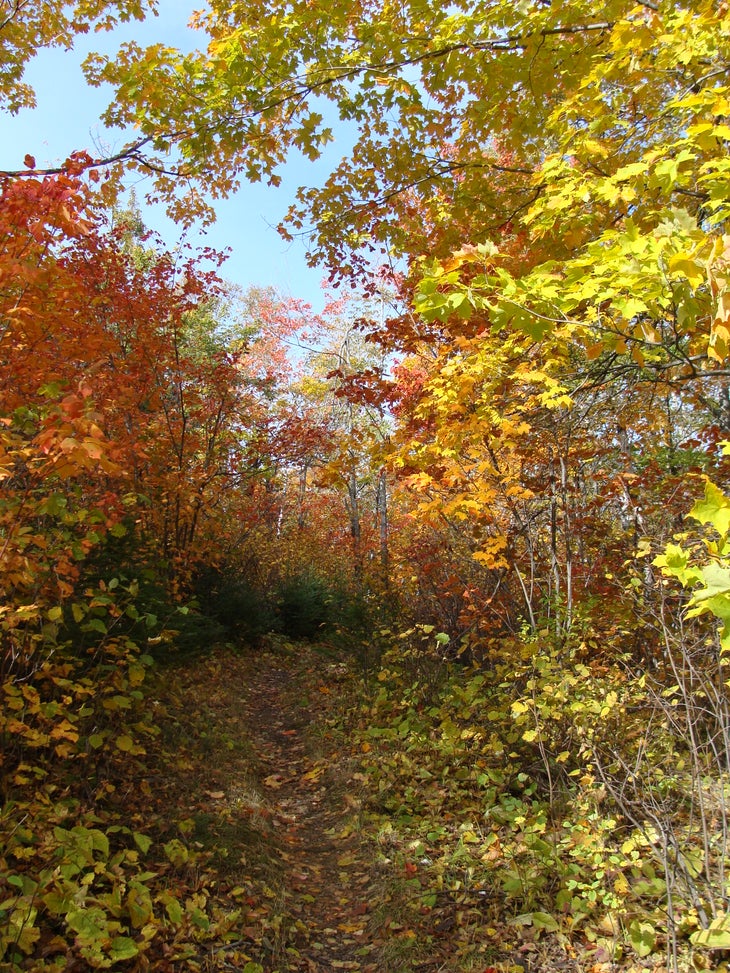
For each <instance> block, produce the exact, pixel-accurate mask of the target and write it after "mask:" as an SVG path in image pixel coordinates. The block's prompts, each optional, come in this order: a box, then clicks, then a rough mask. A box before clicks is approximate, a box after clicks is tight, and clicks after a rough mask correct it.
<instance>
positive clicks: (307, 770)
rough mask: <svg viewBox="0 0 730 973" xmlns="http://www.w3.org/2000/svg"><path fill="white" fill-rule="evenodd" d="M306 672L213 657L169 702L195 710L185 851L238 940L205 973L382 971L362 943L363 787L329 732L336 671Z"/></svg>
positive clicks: (215, 954)
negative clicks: (204, 865)
mask: <svg viewBox="0 0 730 973" xmlns="http://www.w3.org/2000/svg"><path fill="white" fill-rule="evenodd" d="M312 663H313V660H312V658H311V654H310V653H309V652H308V651H307V650H305V649H302V650H301V651H299V650H297V652H296V653H283V654H282V653H278V654H269V653H264V654H261V655H257V656H256V657H255V658H250V657H249V658H242V657H237V656H226V657H225V658H224V659H220V658H213V659H209V660H205V661H204V662H202V663H199V664H196V665H195V666H194V667H193V668H192V669H190V670H189V671H187V672H186V673H185V674H184V675H182V676H181V678H182V683H181V685H180V686H179V687H178V689H177V690H176V691H177V692H180V699H179V703H180V704H181V705H182V706H183V707H184V705H185V698H186V697H188V698H189V694H192V695H194V698H195V699H196V700H199V701H200V703H201V706H202V708H201V709H200V710H199V711H198V712H197V714H196V716H195V717H194V719H195V726H196V733H195V737H196V739H188V740H186V742H185V745H184V746H185V749H186V755H185V757H184V758H183V761H184V762H187V766H188V767H189V768H190V770H193V771H194V772H195V779H196V784H195V788H194V790H193V791H191V792H190V793H189V795H188V797H187V810H188V811H189V812H190V819H189V820H190V825H189V827H191V828H192V833H191V834H190V839H189V840H190V841H191V842H192V844H193V846H194V847H195V846H197V847H199V848H200V849H202V850H203V852H204V854H205V853H207V854H210V855H211V858H210V859H209V867H210V868H211V869H215V870H216V871H217V872H218V874H219V883H218V888H219V892H220V894H221V897H222V898H231V897H232V898H233V899H234V900H236V904H237V905H239V906H240V907H241V908H242V912H243V920H242V924H241V926H240V929H239V930H238V931H239V933H240V938H236V939H234V940H233V941H232V942H231V943H230V945H228V946H226V947H216V948H215V949H214V950H213V951H212V952H211V955H210V957H209V958H208V960H207V963H205V967H206V968H207V969H216V970H218V969H231V970H241V969H246V966H245V963H246V962H251V963H258V964H260V966H261V967H263V969H264V970H265V971H266V973H284V971H286V973H299V971H305V973H314V971H323V973H324V971H327V970H356V971H362V973H368V971H370V973H375V971H380V970H383V969H387V963H386V965H385V966H384V965H383V963H382V961H381V958H379V956H378V953H379V946H380V945H382V944H381V943H379V941H378V937H377V936H375V935H373V931H372V922H373V918H374V914H375V913H376V912H377V901H378V898H379V896H378V890H377V888H376V886H377V883H378V876H377V867H376V865H375V862H374V856H373V849H372V846H371V845H370V844H369V843H368V842H366V840H365V839H364V838H363V837H361V836H360V833H359V829H358V824H357V817H358V807H359V803H360V801H359V797H358V795H359V792H360V791H361V790H362V778H361V777H360V779H358V778H359V775H358V773H357V765H356V763H355V762H354V761H353V760H352V758H351V756H350V755H349V754H348V752H347V750H346V749H343V747H342V746H341V745H340V743H338V742H337V740H336V739H335V735H334V734H333V733H332V732H331V730H330V729H328V726H327V720H326V714H327V712H328V711H330V710H331V709H332V705H331V702H330V700H334V698H335V697H336V696H337V694H338V683H341V682H342V680H343V679H344V678H345V673H346V670H345V669H344V667H342V666H341V665H340V664H339V663H337V662H331V661H327V660H326V659H322V658H321V657H319V658H317V659H315V660H314V663H315V664H316V666H317V670H318V671H313V670H312ZM191 716H192V714H191V713H190V712H188V714H187V717H188V718H190V717H191ZM181 722H182V723H186V722H187V719H186V718H185V717H184V716H183V717H181ZM201 761H202V763H201ZM253 968H254V967H252V969H253ZM256 968H257V969H258V967H256Z"/></svg>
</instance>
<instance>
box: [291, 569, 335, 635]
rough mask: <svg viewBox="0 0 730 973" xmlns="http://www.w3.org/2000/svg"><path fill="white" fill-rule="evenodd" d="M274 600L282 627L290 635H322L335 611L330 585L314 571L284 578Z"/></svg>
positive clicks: (332, 618)
mask: <svg viewBox="0 0 730 973" xmlns="http://www.w3.org/2000/svg"><path fill="white" fill-rule="evenodd" d="M276 604H277V614H278V620H279V625H280V626H281V630H282V632H283V633H284V634H285V635H288V636H290V637H291V638H303V639H313V638H315V637H316V636H317V635H322V634H323V633H324V631H325V629H326V628H327V626H328V625H329V623H330V622H331V621H333V620H334V618H336V617H337V611H338V605H337V603H336V599H335V594H334V592H333V591H332V589H331V588H330V585H329V584H328V583H327V581H326V580H325V579H324V578H322V577H320V576H319V575H318V574H316V573H315V572H314V571H302V572H301V573H299V574H295V575H291V576H290V577H288V578H284V579H283V580H282V581H281V582H280V584H279V586H278V589H277V591H276Z"/></svg>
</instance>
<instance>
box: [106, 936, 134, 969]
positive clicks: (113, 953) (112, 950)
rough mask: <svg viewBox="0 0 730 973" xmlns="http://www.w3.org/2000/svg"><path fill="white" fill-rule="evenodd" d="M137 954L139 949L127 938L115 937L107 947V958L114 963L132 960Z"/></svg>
mask: <svg viewBox="0 0 730 973" xmlns="http://www.w3.org/2000/svg"><path fill="white" fill-rule="evenodd" d="M138 953H139V947H138V946H137V944H136V943H135V941H134V940H133V939H130V938H129V936H115V938H114V939H112V942H111V946H110V947H109V958H110V959H111V960H114V962H115V963H117V962H121V961H122V960H125V959H132V957H133V956H136V955H137V954H138Z"/></svg>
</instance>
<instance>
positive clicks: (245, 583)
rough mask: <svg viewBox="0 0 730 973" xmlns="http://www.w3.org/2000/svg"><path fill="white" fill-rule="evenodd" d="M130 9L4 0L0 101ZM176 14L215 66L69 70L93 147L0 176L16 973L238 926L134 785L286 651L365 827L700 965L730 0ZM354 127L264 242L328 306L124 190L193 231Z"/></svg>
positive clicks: (508, 894) (6, 808)
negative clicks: (240, 273)
mask: <svg viewBox="0 0 730 973" xmlns="http://www.w3.org/2000/svg"><path fill="white" fill-rule="evenodd" d="M147 6H148V5H146V4H143V3H141V2H137V0H118V2H106V0H83V2H82V0H78V2H76V3H61V2H55V0H53V2H43V3H40V2H33V0H26V2H13V0H4V2H2V3H0V39H1V41H2V43H1V46H0V108H2V110H3V111H9V112H14V111H16V110H17V109H18V108H19V107H20V106H22V105H23V104H26V103H28V102H29V101H30V100H31V99H32V92H31V91H30V90H29V89H28V88H27V87H26V86H24V84H23V80H22V77H23V68H24V66H25V65H26V63H27V62H28V60H29V59H30V58H31V57H32V56H33V54H34V53H35V52H36V50H37V49H38V48H39V47H43V46H44V45H49V46H50V45H53V46H56V45H71V44H72V43H73V40H74V37H75V36H76V35H78V34H79V33H81V32H86V31H88V30H89V29H91V28H94V29H113V27H114V24H115V22H116V19H117V18H122V19H125V20H126V19H129V18H135V17H136V18H140V17H142V16H144V14H145V12H146V9H147ZM195 25H196V27H197V29H198V30H199V31H200V50H199V51H196V52H194V53H192V54H183V53H181V52H178V51H176V50H175V49H173V48H169V47H165V46H164V45H156V46H154V47H152V48H149V49H142V48H141V47H139V46H138V45H135V44H128V45H126V46H125V47H124V48H123V49H122V51H120V52H119V54H118V55H115V56H114V57H103V56H101V55H100V56H96V57H95V56H92V57H91V58H89V60H88V62H87V65H86V71H87V76H88V80H89V83H90V84H98V83H101V82H102V81H104V82H106V83H111V84H112V85H114V90H115V92H116V95H115V97H114V100H113V101H112V103H111V105H110V107H109V110H108V113H107V116H106V123H107V124H108V125H116V126H119V127H121V128H122V129H123V131H125V132H126V133H127V136H128V137H129V141H128V142H127V144H126V145H125V147H124V149H123V150H122V151H121V152H119V153H117V154H116V155H115V157H114V158H109V159H94V158H91V157H90V156H89V155H88V154H87V153H85V152H78V153H76V154H74V155H73V156H72V157H71V158H69V159H68V160H67V161H66V162H65V163H64V164H63V165H60V166H59V167H58V168H57V169H56V170H53V171H50V170H47V171H44V170H39V169H37V168H36V164H35V160H34V159H33V158H32V157H31V156H30V155H28V156H26V158H25V162H24V167H23V168H22V169H19V170H18V171H17V172H12V173H4V174H2V175H1V179H2V181H1V184H0V192H1V203H2V205H1V206H0V486H1V492H0V588H1V589H2V604H1V605H0V636H1V638H2V646H3V653H2V672H1V673H0V677H1V681H2V691H1V695H0V735H1V736H2V771H3V784H2V786H3V795H2V796H3V810H2V814H1V816H0V835H2V842H1V844H0V856H1V857H0V865H1V867H0V889H1V890H2V891H1V892H0V956H2V960H3V962H4V963H6V964H7V966H8V968H9V969H18V970H22V969H33V970H62V969H74V968H110V967H119V968H123V967H125V965H126V966H128V967H129V968H130V969H144V968H147V966H149V965H151V968H153V969H165V968H166V967H165V966H164V965H163V964H164V963H165V962H169V963H171V964H174V963H175V962H177V963H183V962H185V963H187V964H188V965H187V966H178V967H175V966H174V965H172V966H170V968H172V969H175V968H191V969H195V968H200V966H199V965H198V966H197V967H196V965H195V963H196V962H197V960H195V955H196V954H195V951H194V949H193V952H192V953H189V954H186V953H185V949H186V948H188V947H189V946H190V944H191V943H200V942H202V941H208V940H210V939H215V938H216V937H225V935H226V934H227V932H226V930H229V929H230V924H231V922H232V921H233V920H226V919H225V916H223V917H222V916H221V915H220V914H214V912H215V910H214V909H213V906H212V905H211V903H212V901H213V900H212V899H209V898H206V896H205V895H204V894H203V893H201V891H200V889H192V888H191V887H190V886H189V885H187V884H186V882H187V879H185V878H184V875H183V873H184V869H182V864H184V862H181V859H180V856H181V855H182V854H183V852H182V851H181V850H180V849H181V848H184V844H185V843H184V835H183V836H182V837H180V835H178V836H176V837H175V838H174V839H173V838H172V837H170V834H168V833H167V832H166V831H165V828H166V827H167V826H166V825H163V824H161V823H160V820H158V818H157V817H156V814H157V813H158V812H157V811H155V809H154V806H153V804H150V806H149V807H146V808H145V810H144V811H143V812H142V813H140V814H138V815H137V816H136V818H135V823H134V825H133V826H130V824H129V820H128V818H126V817H125V800H126V799H125V798H123V797H122V796H121V795H122V791H123V788H122V784H123V782H124V781H125V780H126V779H129V778H130V776H131V777H134V778H136V779H141V778H143V777H144V774H143V773H142V771H141V770H140V768H142V767H144V766H146V764H145V760H147V759H149V757H150V755H152V756H153V757H154V755H155V753H156V748H157V747H159V746H160V740H159V736H160V723H161V722H162V724H164V715H163V717H162V718H161V717H160V715H159V714H156V711H155V706H154V693H155V688H154V687H155V686H156V685H158V683H156V681H155V680H156V679H159V675H156V673H159V671H160V669H161V668H162V669H163V670H164V667H171V666H172V667H176V666H177V667H179V666H183V667H194V666H196V665H199V664H200V658H199V653H200V652H201V651H203V650H204V649H206V648H207V647H210V646H212V645H213V644H217V643H226V642H227V643H231V644H233V645H236V646H239V647H243V646H249V647H254V648H255V647H256V646H257V645H259V646H260V645H262V644H264V643H266V640H267V639H270V638H271V637H272V636H271V635H270V633H272V632H273V633H278V634H279V636H280V637H282V636H283V637H286V638H289V639H309V640H319V641H324V642H326V643H327V645H329V646H330V647H333V646H336V647H337V648H338V651H342V652H344V653H345V654H346V655H347V656H348V657H349V658H350V660H351V664H352V666H353V667H355V669H356V670H357V671H358V672H359V673H360V675H361V677H362V685H361V693H362V696H361V706H362V707H364V709H361V710H360V714H361V719H360V723H359V724H358V726H357V727H356V726H354V725H353V726H352V728H351V733H352V734H360V736H358V737H357V739H358V740H360V742H361V743H362V746H361V748H360V749H361V755H362V759H363V761H364V762H365V764H367V761H368V760H369V759H372V760H373V761H377V760H378V759H379V760H380V763H379V765H378V766H379V767H380V772H381V774H382V777H381V779H380V782H379V783H378V784H376V785H375V787H376V790H377V792H378V793H379V794H380V798H379V800H380V804H381V806H379V807H376V808H375V811H374V812H373V813H376V812H377V813H380V814H387V815H388V816H389V819H390V820H392V821H394V822H395V827H396V828H397V829H400V830H401V832H402V834H403V836H405V837H404V838H403V840H404V841H405V840H406V838H407V840H409V841H410V840H416V841H423V842H430V844H431V845H434V844H435V845H437V846H438V847H439V848H440V849H441V850H440V851H439V853H438V854H439V856H440V857H438V856H434V862H433V867H434V868H435V869H439V868H440V869H441V871H440V874H441V878H440V881H442V882H443V881H445V882H446V883H447V884H448V883H449V882H452V883H453V882H461V883H463V882H464V878H463V877H461V878H457V877H456V876H457V870H453V869H452V870H449V868H446V867H445V865H444V862H445V861H447V860H449V861H452V864H453V860H452V859H451V858H449V856H450V855H454V854H456V852H457V851H458V854H459V855H460V856H461V859H460V860H461V862H462V864H461V865H460V868H459V870H458V874H460V875H461V874H462V873H464V874H467V873H468V876H469V878H468V881H469V882H481V883H484V882H488V883H489V884H490V885H491V886H493V887H497V888H499V889H500V894H501V895H502V896H503V897H504V909H505V915H507V916H509V917H510V919H511V920H512V921H513V924H514V928H525V927H527V928H530V929H531V930H533V931H534V932H535V934H536V935H542V936H549V935H554V936H558V937H563V940H562V941H567V942H569V943H572V944H575V946H576V948H578V949H580V950H582V951H583V954H584V955H585V956H586V957H587V958H586V960H585V962H586V964H588V965H587V966H586V968H590V964H593V965H594V966H598V967H599V968H605V969H609V968H613V967H612V966H611V964H619V965H623V966H625V967H626V968H627V969H629V968H634V967H636V968H644V967H651V965H652V964H654V965H657V964H664V965H666V966H668V967H669V968H671V969H675V970H678V969H688V968H690V967H689V965H688V964H690V963H693V964H694V967H695V968H698V969H702V968H720V964H721V963H722V962H723V961H724V956H725V951H726V950H728V949H730V916H729V915H728V896H729V895H730V889H729V886H728V881H729V880H728V875H727V870H726V861H727V857H728V856H727V850H728V849H727V843H728V836H729V826H730V819H729V813H730V812H729V805H728V796H729V794H728V787H729V786H730V777H729V771H730V765H729V760H730V709H729V708H728V693H727V688H728V651H730V629H729V628H728V625H729V624H730V566H729V565H728V560H727V559H728V548H727V535H728V530H729V529H730V500H728V499H727V497H726V496H725V494H724V492H723V487H724V486H725V483H726V479H727V472H728V461H727V458H726V452H727V450H728V448H729V447H728V439H730V435H729V426H730V395H729V391H728V374H729V373H728V350H729V345H728V342H729V341H730V289H729V286H728V285H729V280H730V278H729V274H730V270H729V261H730V238H728V236H727V235H726V221H727V219H728V216H729V215H730V211H729V210H730V155H729V154H728V145H729V142H730V122H729V121H728V116H730V88H729V85H730V76H729V71H730V62H729V56H730V12H729V10H728V6H727V4H725V3H720V4H718V3H716V2H709V0H705V2H703V0H687V2H685V3H683V4H677V3H674V2H661V0H660V2H656V3H655V2H650V0H643V2H640V3H638V4H633V3H630V2H624V0H609V2H608V3H603V4H601V5H600V9H599V8H597V7H596V6H595V5H593V4H591V3H588V2H571V3H561V2H554V3H545V2H542V0H525V2H520V3H509V4H507V3H502V2H497V0H490V2H487V3H480V4H474V3H471V2H470V0H457V2H455V3H452V4H450V5H448V6H444V5H443V4H441V3H435V2H431V0H404V2H403V3H400V4H391V3H389V2H376V0H373V2H365V0H363V2H359V3H352V2H351V0H348V2H341V3H340V2H333V3H328V4H327V11H326V17H324V16H323V11H322V8H321V5H320V4H318V3H316V2H315V3H312V2H311V0H293V2H289V3H283V2H278V0H256V2H247V3H246V4H241V3H231V2H218V0H211V3H210V5H209V8H208V9H207V10H205V11H203V12H202V13H200V14H199V15H197V16H196V19H195ZM338 124H342V125H345V124H347V125H348V126H351V127H352V129H353V131H354V132H355V133H356V134H355V137H354V140H353V146H352V150H351V152H349V153H348V154H347V155H346V156H345V157H344V158H343V159H342V161H341V163H340V164H339V166H338V167H336V168H335V169H334V170H333V172H332V174H331V176H330V177H329V179H328V180H327V181H326V183H324V185H322V186H321V187H319V188H316V189H309V190H308V189H306V188H305V189H302V190H301V191H300V193H299V195H298V198H297V200H296V201H295V203H294V204H293V205H292V208H291V210H290V213H289V216H288V218H287V220H286V221H285V223H284V225H283V226H282V228H281V230H282V233H284V234H285V235H287V234H288V235H289V236H292V235H298V234H305V235H307V238H308V240H309V246H310V257H311V260H312V262H313V263H317V264H320V265H321V266H323V267H324V268H325V269H326V271H327V273H328V274H329V275H330V280H331V284H332V288H333V293H334V294H336V295H337V296H336V297H334V298H333V299H332V300H331V301H330V302H329V303H328V305H327V306H326V308H325V310H324V312H323V313H321V314H314V313H313V312H312V311H311V309H309V308H308V306H307V305H305V304H304V303H302V302H298V301H291V300H284V299H282V298H281V297H280V296H279V295H278V294H277V293H276V291H275V290H272V289H255V288H254V289H252V290H250V291H249V292H247V293H241V292H240V291H238V290H237V289H236V288H234V287H232V286H231V285H229V284H227V283H226V281H225V277H224V276H223V275H224V272H225V267H224V266H223V265H222V264H221V265H220V266H219V269H218V271H216V270H212V269H211V259H213V261H214V262H215V257H214V256H213V255H211V254H210V253H195V252H192V251H186V250H185V249H181V248H177V249H176V250H174V251H172V252H169V251H167V250H166V249H165V248H164V246H163V244H162V243H161V241H159V240H156V239H155V238H154V237H153V236H151V235H150V234H149V233H148V232H147V231H146V229H145V227H144V223H143V219H142V217H141V215H140V210H139V208H138V206H137V204H136V202H135V201H134V199H132V201H131V202H130V201H128V200H126V201H125V197H124V195H123V193H124V187H125V180H127V179H128V178H129V176H130V173H136V174H139V173H142V174H145V175H146V176H147V177H148V183H147V184H148V185H149V190H150V194H151V196H152V197H153V198H155V199H157V200H163V201H165V202H166V203H167V204H168V206H169V208H170V212H171V213H172V214H173V215H174V216H175V218H176V219H177V220H179V221H180V223H181V224H182V225H186V224H188V225H189V224H191V223H194V222H196V221H203V222H204V221H205V220H207V219H209V218H211V206H212V205H214V202H215V199H216V198H219V197H222V196H226V195H229V194H232V193H235V191H236V187H237V185H238V184H239V181H240V180H255V181H256V180H266V181H268V182H269V183H271V184H272V185H276V183H277V180H278V175H277V169H278V168H279V167H280V166H281V164H282V163H283V162H284V161H285V160H286V158H287V155H288V154H289V153H292V152H299V153H303V154H304V155H305V156H309V157H311V158H316V157H317V156H318V155H319V154H320V152H321V151H322V149H323V147H324V146H325V145H327V143H328V142H329V141H330V139H331V135H332V132H331V128H332V126H336V125H338ZM363 713H365V714H366V715H367V718H363V717H362V714H363ZM163 735H164V731H163ZM374 751H377V753H376V752H374ZM393 753H396V754H399V756H398V757H397V758H396V757H393V759H392V760H391V759H388V760H384V759H383V755H384V754H393ZM370 755H372V757H371V756H370ZM374 767H375V764H374V766H373V767H371V768H370V772H374ZM433 780H438V781H440V782H441V789H440V790H438V789H437V791H438V792H434V793H431V792H429V789H428V788H429V787H430V786H431V785H430V784H429V783H428V782H430V781H433ZM447 781H448V786H446V784H445V782H447ZM384 782H385V783H384ZM452 783H453V787H452ZM142 791H144V787H142ZM467 793H468V795H469V796H468V799H467V798H466V797H465V796H464V795H466V794H467ZM466 808H468V812H467V810H466ZM460 809H462V811H460ZM158 810H159V809H158ZM460 814H462V817H461V818H460ZM446 820H448V821H450V822H451V823H450V824H449V825H448V826H446V825H445V823H444V822H445V821H446ZM475 820H476V821H477V822H478V827H476V826H474V825H473V821H475ZM470 822H471V823H470ZM155 855H156V856H158V858H155V859H152V858H150V857H149V856H155ZM153 860H154V861H157V862H158V865H157V866H155V865H153V864H150V862H151V861H153ZM160 862H162V863H163V864H162V865H160V864H159V863H160ZM176 868H177V869H178V872H176V873H175V874H176V875H177V879H176V881H177V882H178V883H179V887H176V884H175V882H174V881H171V880H170V878H169V871H170V869H173V870H174V869H176ZM165 869H167V870H168V872H167V873H166V872H165ZM160 876H163V878H161V877H160ZM226 921H228V922H229V924H228V926H226ZM170 950H172V951H173V952H170ZM175 950H178V952H177V953H176V952H174V951H175ZM186 956H187V957H188V958H187V959H185V957H186ZM164 957H168V959H165V958H164ZM170 957H172V958H170ZM181 957H182V958H181ZM465 962H466V961H465ZM74 964H77V965H74ZM78 964H85V965H81V966H79V965H78ZM145 964H147V966H146V965H145ZM601 964H603V965H601ZM254 967H255V964H253V965H251V967H250V968H251V969H254ZM212 968H216V967H212ZM400 968H401V969H405V967H400ZM463 968H465V969H466V968H473V969H476V968H477V967H476V966H474V967H467V966H464V967H463Z"/></svg>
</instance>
